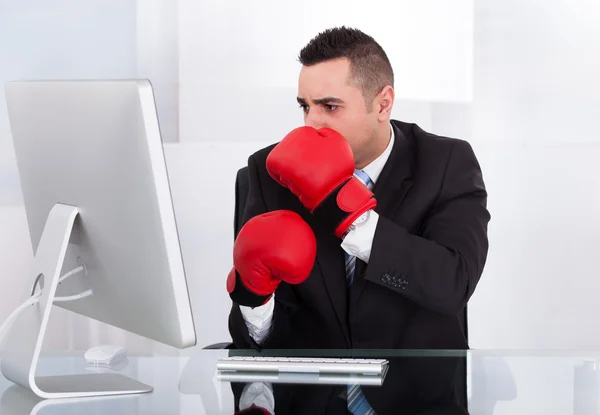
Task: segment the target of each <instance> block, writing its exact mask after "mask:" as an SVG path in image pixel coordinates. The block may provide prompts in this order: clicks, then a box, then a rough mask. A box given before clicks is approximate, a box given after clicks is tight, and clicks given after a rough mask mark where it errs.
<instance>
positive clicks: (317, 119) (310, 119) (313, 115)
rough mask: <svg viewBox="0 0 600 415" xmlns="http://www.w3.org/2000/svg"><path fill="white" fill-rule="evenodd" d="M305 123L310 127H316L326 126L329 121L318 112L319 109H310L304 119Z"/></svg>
mask: <svg viewBox="0 0 600 415" xmlns="http://www.w3.org/2000/svg"><path fill="white" fill-rule="evenodd" d="M304 124H305V125H307V126H308V127H313V128H314V129H317V130H318V129H319V128H325V127H327V123H326V122H325V120H324V119H323V117H322V116H321V115H320V114H318V111H309V112H308V114H307V115H306V118H305V119H304Z"/></svg>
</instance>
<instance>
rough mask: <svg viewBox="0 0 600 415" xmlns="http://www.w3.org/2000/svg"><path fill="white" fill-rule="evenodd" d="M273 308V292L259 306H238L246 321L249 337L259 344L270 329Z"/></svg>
mask: <svg viewBox="0 0 600 415" xmlns="http://www.w3.org/2000/svg"><path fill="white" fill-rule="evenodd" d="M274 308H275V294H273V295H272V296H271V298H269V301H267V302H266V303H265V304H263V305H261V306H260V307H254V308H252V307H247V306H243V305H241V306H240V311H241V312H242V317H244V320H245V321H246V326H247V327H248V332H249V333H250V337H252V339H254V341H255V342H256V343H258V344H261V343H262V342H263V341H264V340H265V339H266V338H267V336H268V335H269V333H270V331H271V323H272V321H273V310H274Z"/></svg>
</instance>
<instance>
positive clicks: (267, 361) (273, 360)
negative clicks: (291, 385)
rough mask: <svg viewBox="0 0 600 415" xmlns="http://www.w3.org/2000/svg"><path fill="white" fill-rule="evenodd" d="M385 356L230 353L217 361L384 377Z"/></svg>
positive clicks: (221, 366) (252, 368)
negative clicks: (370, 357)
mask: <svg viewBox="0 0 600 415" xmlns="http://www.w3.org/2000/svg"><path fill="white" fill-rule="evenodd" d="M387 366H388V361H387V360H386V359H357V358H341V359H338V358H315V357H265V356H229V357H224V358H220V359H218V361H217V370H219V371H243V372H261V373H306V374H310V373H319V374H327V373H329V374H356V375H373V376H383V375H385V372H386V371H387Z"/></svg>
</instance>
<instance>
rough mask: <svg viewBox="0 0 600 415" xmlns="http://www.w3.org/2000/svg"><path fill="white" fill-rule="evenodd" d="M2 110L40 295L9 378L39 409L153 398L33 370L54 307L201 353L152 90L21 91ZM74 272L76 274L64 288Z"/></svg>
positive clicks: (26, 85)
mask: <svg viewBox="0 0 600 415" xmlns="http://www.w3.org/2000/svg"><path fill="white" fill-rule="evenodd" d="M6 100H7V105H8V115H9V121H10V128H11V133H12V138H13V142H14V147H15V152H16V158H17V165H18V170H19V175H20V180H21V187H22V191H23V199H24V202H25V210H26V214H27V221H28V225H29V234H30V237H31V243H32V246H33V249H34V253H35V254H34V264H33V270H32V272H31V274H29V275H27V276H25V277H26V278H27V279H28V280H29V281H31V284H30V285H29V287H28V288H29V290H30V291H29V292H28V293H27V296H29V295H30V294H32V291H33V290H36V289H37V292H38V293H39V292H40V288H41V287H43V290H42V291H41V297H40V298H39V301H38V302H37V303H36V304H35V305H34V306H32V307H28V308H27V309H25V310H24V311H23V313H22V314H21V315H20V316H19V318H18V320H16V321H15V323H14V324H13V327H12V329H11V332H10V333H9V336H8V338H7V344H6V350H5V354H4V358H3V359H2V372H3V374H4V375H5V377H6V378H7V379H9V380H11V381H13V382H14V383H17V384H19V385H21V386H23V387H26V388H29V389H31V390H32V391H33V392H35V393H36V394H38V395H39V396H41V397H43V398H54V397H59V398H64V397H79V396H96V395H106V394H126V393H138V392H147V391H150V390H152V388H151V387H150V386H148V385H144V384H141V383H139V382H137V381H135V380H133V379H129V378H126V377H123V376H120V375H116V374H115V375H113V374H90V375H85V376H58V377H36V376H35V371H36V366H37V361H38V358H39V355H40V351H41V346H42V343H43V339H44V334H45V331H46V326H47V323H48V318H49V315H50V310H51V306H52V305H53V304H54V305H56V306H58V307H62V308H65V309H67V310H71V311H73V312H75V313H79V314H81V315H84V316H87V317H90V318H92V319H96V320H99V321H102V322H105V323H107V324H110V325H113V326H116V327H120V328H121V329H124V330H127V331H129V332H132V333H136V334H138V335H140V336H144V337H146V338H149V339H153V340H156V341H158V342H161V343H164V344H167V345H171V346H174V347H176V348H186V347H190V346H193V345H195V344H196V333H195V329H194V323H193V318H192V310H191V305H190V299H189V294H188V288H187V282H186V276H185V271H184V263H183V259H182V255H181V250H180V245H179V238H178V231H177V223H176V220H175V213H174V209H173V204H172V199H171V192H170V187H169V181H168V175H167V168H166V164H165V158H164V155H163V147H162V141H161V135H160V129H159V123H158V117H157V113H156V106H155V101H154V94H153V90H152V86H151V84H150V82H149V81H147V80H49V81H47V80H43V81H42V80H37V81H14V82H9V83H7V84H6ZM69 270H75V271H77V270H79V271H80V272H77V273H76V275H71V276H70V277H69V278H68V279H64V281H62V282H61V283H60V285H59V279H60V278H61V276H65V275H67V274H68V272H69ZM40 276H41V277H40ZM34 286H36V287H37V288H35V287H34ZM38 295H39V294H38ZM27 296H25V297H24V300H25V299H26V297H27ZM61 300H62V301H61ZM65 300H66V301H65ZM58 301H60V302H58Z"/></svg>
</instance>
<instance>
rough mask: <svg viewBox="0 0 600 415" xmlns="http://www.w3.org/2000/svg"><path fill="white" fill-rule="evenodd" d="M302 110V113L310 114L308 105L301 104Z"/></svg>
mask: <svg viewBox="0 0 600 415" xmlns="http://www.w3.org/2000/svg"><path fill="white" fill-rule="evenodd" d="M300 108H302V111H304V112H308V105H306V104H300Z"/></svg>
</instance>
